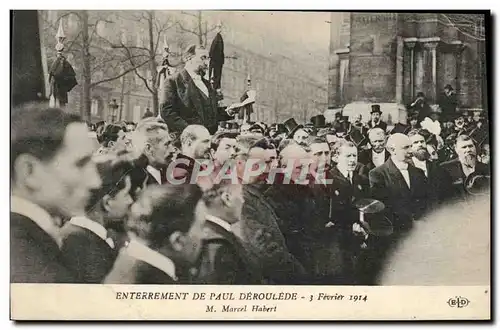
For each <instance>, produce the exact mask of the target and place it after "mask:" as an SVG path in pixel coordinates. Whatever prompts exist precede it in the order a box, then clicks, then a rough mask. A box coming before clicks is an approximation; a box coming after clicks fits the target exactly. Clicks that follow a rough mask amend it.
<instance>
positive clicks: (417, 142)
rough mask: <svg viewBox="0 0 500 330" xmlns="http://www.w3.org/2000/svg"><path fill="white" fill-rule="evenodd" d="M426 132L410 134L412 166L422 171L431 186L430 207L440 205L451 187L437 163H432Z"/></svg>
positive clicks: (411, 132)
mask: <svg viewBox="0 0 500 330" xmlns="http://www.w3.org/2000/svg"><path fill="white" fill-rule="evenodd" d="M425 135H426V134H425V132H423V130H422V129H419V130H412V131H410V132H409V133H408V137H409V138H410V143H411V152H412V159H411V164H412V165H414V166H415V167H417V168H419V169H421V170H422V171H423V172H424V174H425V176H426V177H427V181H428V184H429V201H430V202H431V205H430V207H432V206H435V205H436V204H438V203H440V202H441V201H442V200H443V198H444V193H445V192H446V191H447V190H448V188H449V187H447V186H446V182H445V180H444V178H443V175H444V173H443V171H442V169H441V168H440V166H439V164H438V163H437V162H434V161H431V159H430V154H429V151H428V149H427V143H426V142H425V138H424V136H425Z"/></svg>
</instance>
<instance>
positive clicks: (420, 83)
mask: <svg viewBox="0 0 500 330" xmlns="http://www.w3.org/2000/svg"><path fill="white" fill-rule="evenodd" d="M453 15H454V14H447V15H445V14H437V13H432V14H425V13H415V14H412V13H340V14H339V13H332V31H331V32H332V33H331V39H332V40H331V47H330V69H329V96H328V101H329V107H331V108H342V107H345V106H346V105H349V104H352V103H383V104H387V109H388V114H390V115H391V116H392V117H393V118H398V119H397V120H399V121H404V120H405V113H406V112H405V111H404V108H405V106H406V105H408V104H410V103H411V102H412V101H413V100H414V99H415V97H416V94H417V93H418V92H423V93H424V94H425V96H426V98H427V99H428V101H429V102H430V103H431V104H433V103H437V101H438V99H439V97H440V95H441V94H442V93H443V90H444V86H446V85H447V84H450V85H451V86H452V87H453V88H454V89H455V90H456V92H457V96H458V100H459V108H461V109H471V110H472V109H478V110H479V109H482V110H486V97H485V92H486V86H485V84H486V66H485V65H486V63H485V40H484V37H483V36H484V35H485V34H484V28H485V27H484V18H483V19H481V17H480V16H481V15H474V14H471V15H472V16H471V17H470V19H469V20H464V19H462V18H461V17H459V18H456V17H453ZM460 20H461V21H462V22H464V23H461V24H457V22H459V21H460ZM347 21H348V22H349V23H347ZM466 22H469V23H468V24H469V25H470V24H471V23H470V22H478V23H479V24H478V25H477V26H475V27H471V26H466V25H467V23H466ZM481 22H482V24H481ZM462 24H463V25H462ZM333 25H335V26H333ZM346 25H348V26H349V29H346V28H345V27H346ZM481 29H482V32H481ZM469 31H470V32H469ZM473 31H475V32H473ZM479 32H481V33H479ZM348 108H349V107H348Z"/></svg>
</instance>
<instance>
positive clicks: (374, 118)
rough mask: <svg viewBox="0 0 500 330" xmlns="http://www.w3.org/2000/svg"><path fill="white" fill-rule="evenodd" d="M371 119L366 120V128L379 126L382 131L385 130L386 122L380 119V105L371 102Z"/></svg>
mask: <svg viewBox="0 0 500 330" xmlns="http://www.w3.org/2000/svg"><path fill="white" fill-rule="evenodd" d="M370 115H371V120H370V121H369V122H368V128H369V129H371V128H375V127H378V128H381V129H383V130H384V132H385V131H386V130H387V124H386V123H385V122H383V121H382V119H381V117H382V111H381V110H380V105H378V104H373V105H372V111H371V112H370Z"/></svg>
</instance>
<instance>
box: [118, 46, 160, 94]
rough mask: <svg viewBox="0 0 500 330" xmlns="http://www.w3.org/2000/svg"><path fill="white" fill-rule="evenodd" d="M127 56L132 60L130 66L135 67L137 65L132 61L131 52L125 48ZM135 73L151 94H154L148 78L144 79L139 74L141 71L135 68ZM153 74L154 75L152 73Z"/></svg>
mask: <svg viewBox="0 0 500 330" xmlns="http://www.w3.org/2000/svg"><path fill="white" fill-rule="evenodd" d="M125 50H126V52H127V54H128V58H129V60H130V64H132V66H135V63H134V61H133V60H132V54H131V53H130V50H129V49H128V48H125ZM150 60H151V59H148V61H146V62H145V63H147V62H149V61H150ZM134 72H135V74H136V75H137V76H138V77H139V78H140V79H141V80H142V82H143V83H144V85H145V86H146V88H147V89H148V90H149V92H150V93H151V94H154V91H153V90H152V89H151V88H150V86H149V84H148V81H147V79H146V78H144V77H143V76H142V75H141V74H140V73H139V70H137V67H135V68H134ZM152 74H153V73H152Z"/></svg>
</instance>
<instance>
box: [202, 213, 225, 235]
mask: <svg viewBox="0 0 500 330" xmlns="http://www.w3.org/2000/svg"><path fill="white" fill-rule="evenodd" d="M205 219H207V220H208V221H211V222H213V223H215V224H217V225H219V226H221V227H222V228H224V229H225V230H226V231H228V232H231V224H230V223H229V222H227V221H225V220H222V219H221V218H218V217H216V216H213V215H210V214H207V216H206V217H205Z"/></svg>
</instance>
